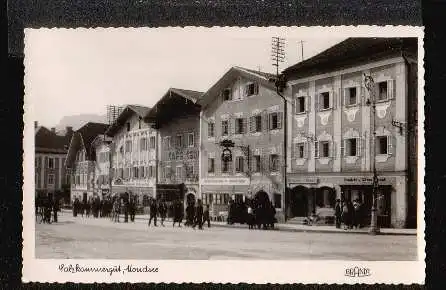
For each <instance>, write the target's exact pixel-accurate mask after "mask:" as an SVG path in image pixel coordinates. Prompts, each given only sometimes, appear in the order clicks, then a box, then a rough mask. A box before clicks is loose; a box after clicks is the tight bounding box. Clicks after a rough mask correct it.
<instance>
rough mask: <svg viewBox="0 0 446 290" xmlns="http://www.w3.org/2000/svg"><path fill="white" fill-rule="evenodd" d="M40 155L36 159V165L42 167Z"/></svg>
mask: <svg viewBox="0 0 446 290" xmlns="http://www.w3.org/2000/svg"><path fill="white" fill-rule="evenodd" d="M40 162H41V161H40V156H39V157H36V159H35V167H40Z"/></svg>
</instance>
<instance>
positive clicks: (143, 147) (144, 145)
mask: <svg viewBox="0 0 446 290" xmlns="http://www.w3.org/2000/svg"><path fill="white" fill-rule="evenodd" d="M139 143H140V145H139V148H140V151H147V138H141V139H139Z"/></svg>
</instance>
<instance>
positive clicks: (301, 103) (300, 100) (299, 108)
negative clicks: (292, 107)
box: [296, 96, 306, 113]
mask: <svg viewBox="0 0 446 290" xmlns="http://www.w3.org/2000/svg"><path fill="white" fill-rule="evenodd" d="M305 98H306V97H304V96H302V97H297V98H296V113H304V112H305V111H306V106H305Z"/></svg>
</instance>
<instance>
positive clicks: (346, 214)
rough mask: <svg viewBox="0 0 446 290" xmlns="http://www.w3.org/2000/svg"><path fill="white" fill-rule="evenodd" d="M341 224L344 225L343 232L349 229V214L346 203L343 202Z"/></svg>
mask: <svg viewBox="0 0 446 290" xmlns="http://www.w3.org/2000/svg"><path fill="white" fill-rule="evenodd" d="M342 222H343V223H344V230H347V229H348V228H349V227H350V213H349V207H348V201H344V202H343V204H342Z"/></svg>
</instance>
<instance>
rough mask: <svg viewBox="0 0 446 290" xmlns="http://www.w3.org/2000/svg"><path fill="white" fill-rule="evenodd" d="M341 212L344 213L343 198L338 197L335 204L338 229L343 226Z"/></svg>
mask: <svg viewBox="0 0 446 290" xmlns="http://www.w3.org/2000/svg"><path fill="white" fill-rule="evenodd" d="M341 213H342V209H341V200H340V199H336V204H335V225H336V228H338V229H339V228H340V227H341Z"/></svg>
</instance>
